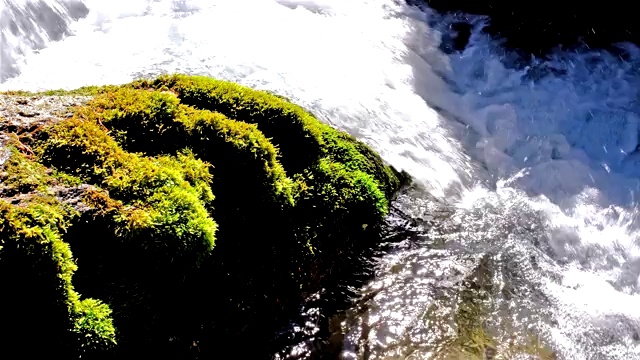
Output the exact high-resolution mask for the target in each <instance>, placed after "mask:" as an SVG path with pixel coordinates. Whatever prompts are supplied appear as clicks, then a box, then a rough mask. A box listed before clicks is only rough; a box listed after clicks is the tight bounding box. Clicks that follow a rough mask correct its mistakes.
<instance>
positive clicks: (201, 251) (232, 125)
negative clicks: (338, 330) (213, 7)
mask: <svg viewBox="0 0 640 360" xmlns="http://www.w3.org/2000/svg"><path fill="white" fill-rule="evenodd" d="M43 94H45V93H43ZM46 94H47V95H91V96H94V98H93V100H92V101H90V102H89V103H88V104H86V105H85V106H82V107H79V108H76V110H75V115H74V117H73V118H72V119H68V120H64V121H61V122H59V123H57V124H55V125H52V126H49V127H46V128H44V129H43V130H42V131H40V132H39V133H38V134H36V141H35V142H34V143H33V144H32V145H33V150H34V153H35V155H34V156H33V157H28V156H26V155H23V154H21V153H20V152H19V151H17V150H15V149H14V150H12V151H13V153H12V154H13V155H12V157H11V158H10V159H9V160H8V161H7V162H6V163H5V165H4V168H5V171H4V173H3V175H2V176H3V177H2V179H3V187H2V189H0V195H4V196H5V197H6V196H13V195H16V194H27V193H28V194H31V195H30V196H32V195H33V194H41V195H38V196H49V197H50V198H51V199H53V195H54V194H53V192H52V190H51V189H53V188H54V187H59V185H60V186H62V187H74V186H75V187H78V186H85V185H92V187H90V188H83V190H82V192H81V202H82V206H83V209H84V210H83V211H82V212H81V213H77V214H75V215H73V216H71V215H69V216H67V215H65V216H67V217H63V218H64V219H66V220H65V221H66V223H65V224H66V225H65V227H68V230H67V231H62V230H60V229H62V227H60V228H59V230H57V231H58V232H56V233H54V235H55V236H54V237H55V239H56V241H57V242H56V244H61V245H60V246H63V247H64V246H66V249H67V250H68V249H69V245H70V247H71V250H73V251H74V254H76V256H77V262H78V266H79V270H78V272H77V274H76V277H75V278H74V279H75V280H74V284H75V285H76V286H77V288H78V289H80V290H81V292H82V293H83V294H84V293H85V292H86V294H87V296H89V297H90V298H88V299H85V300H78V298H77V297H76V298H75V300H73V303H74V304H75V305H73V311H71V312H69V313H68V314H67V318H69V319H72V322H71V323H70V324H72V325H69V326H70V327H69V329H71V334H72V335H73V336H75V337H76V338H83V339H85V341H84V342H82V344H83V345H82V346H83V347H87V348H91V349H98V348H106V347H108V346H107V345H109V344H112V342H109V341H111V340H113V337H114V331H115V330H114V329H113V324H111V323H110V322H109V321H111V320H110V319H111V317H113V319H114V321H115V326H116V327H117V328H118V332H119V334H120V336H121V338H120V339H119V347H118V349H120V350H119V351H121V354H124V355H125V356H126V355H127V354H132V353H135V352H136V351H139V350H140V349H145V351H146V352H147V355H150V354H152V353H151V352H148V351H150V350H149V349H150V348H151V349H153V351H157V353H153V354H157V355H158V356H160V355H162V354H164V353H163V351H164V350H165V349H168V348H171V347H172V346H178V345H176V344H182V341H187V339H191V338H192V337H198V338H201V339H209V340H208V341H209V342H210V341H211V340H210V339H217V338H218V337H217V335H219V334H220V333H219V332H216V331H220V330H212V329H227V330H225V331H227V332H236V331H240V328H237V327H238V326H242V325H241V324H243V323H244V322H247V321H254V322H257V321H259V320H258V319H259V317H258V316H267V318H265V321H264V322H265V323H271V322H273V316H274V314H277V313H278V312H279V311H280V310H281V309H282V308H284V307H285V306H286V304H293V305H291V306H295V302H296V301H297V299H298V298H299V297H301V296H302V294H301V292H300V288H301V286H306V287H308V288H312V286H311V287H309V286H307V285H308V284H307V283H308V282H310V281H311V280H310V279H311V276H310V274H309V273H310V272H312V271H317V272H322V271H326V270H328V269H329V267H330V266H333V265H331V264H334V265H335V264H338V265H340V262H341V261H343V260H344V259H346V258H343V257H341V256H344V254H347V253H348V252H349V251H351V250H355V249H357V248H362V247H367V246H369V245H370V241H371V240H370V239H373V238H375V234H376V233H377V229H378V227H379V226H380V225H381V224H382V221H383V219H384V216H385V215H386V214H387V212H388V207H389V201H390V200H391V198H392V196H393V194H394V193H395V192H396V191H397V190H398V188H399V186H400V182H401V179H400V178H399V174H398V173H397V172H396V171H395V170H393V169H392V168H390V167H389V166H387V165H385V164H384V162H383V161H382V159H381V158H380V157H379V156H378V155H377V154H376V153H374V152H373V151H372V150H371V149H369V148H368V147H367V146H365V145H364V144H363V143H362V142H360V141H358V140H356V139H354V138H353V137H351V136H350V135H348V134H346V133H344V132H341V131H338V130H336V129H333V128H332V127H330V126H328V125H326V124H323V123H322V122H320V121H318V120H317V119H316V118H315V117H313V116H312V115H311V114H310V113H308V112H307V111H305V110H304V109H302V108H301V107H299V106H297V105H295V104H292V103H290V102H289V101H287V100H286V99H284V98H282V97H280V96H278V95H274V94H270V93H267V92H262V91H257V90H253V89H249V88H247V87H243V86H240V85H237V84H233V83H229V82H224V81H220V80H214V79H209V78H205V77H198V76H184V75H172V76H163V77H160V78H158V79H156V80H151V81H137V82H134V83H131V84H127V85H123V86H105V87H87V88H83V89H78V90H73V91H53V92H47V93H46ZM34 160H35V161H34ZM214 195H215V196H214ZM55 201H58V200H55ZM57 204H60V203H59V202H57ZM7 206H13V205H7ZM56 206H58V205H56ZM60 206H62V205H60ZM34 209H35V208H34ZM34 211H35V210H34ZM33 214H35V213H33ZM21 216H22V217H24V218H25V219H29V216H31V215H24V214H23V215H20V216H17V217H16V219H18V218H20V217H21ZM38 216H43V217H47V218H51V219H56V216H55V214H49V213H46V214H45V213H43V214H41V215H38ZM214 219H215V221H214ZM51 221H54V220H51ZM218 227H219V229H218ZM214 235H215V238H216V239H215V241H214ZM214 242H215V248H214ZM309 249H311V250H312V251H309ZM2 251H4V248H0V254H2V253H1V252H2ZM60 252H61V253H64V251H62V250H60ZM69 256H70V255H69ZM69 259H70V258H69ZM3 261H4V259H3V258H1V257H0V263H2V262H3ZM65 261H66V260H65ZM310 263H312V264H310ZM330 263H331V264H330ZM318 264H320V265H318ZM0 265H1V264H0ZM73 266H75V264H73ZM74 269H75V268H74ZM312 269H313V270H312ZM323 269H324V270H323ZM314 278H315V277H314ZM69 281H70V280H69ZM69 284H70V282H69ZM69 286H70V285H69ZM211 287H213V288H214V289H215V291H214V292H212V290H211ZM70 294H72V293H70ZM69 296H70V297H73V296H75V295H69ZM93 299H100V300H103V301H106V302H107V303H109V304H110V307H107V306H106V305H104V304H102V303H100V302H99V301H98V300H93ZM194 304H197V306H196V305H194ZM112 310H113V312H112ZM220 313H222V314H223V315H224V316H222V315H220ZM269 316H271V317H272V318H269ZM212 324H213V325H212ZM74 334H75V335H74ZM73 336H72V337H73ZM169 338H175V339H181V340H179V341H178V340H176V341H175V342H173V343H171V344H170V343H168V342H167V339H169ZM103 339H111V340H109V341H106V340H104V341H103ZM105 341H106V342H105ZM186 343H189V344H191V342H188V341H187V342H185V344H186ZM180 346H186V345H180ZM209 346H211V343H209Z"/></svg>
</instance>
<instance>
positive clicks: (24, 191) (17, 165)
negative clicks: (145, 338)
mask: <svg viewBox="0 0 640 360" xmlns="http://www.w3.org/2000/svg"><path fill="white" fill-rule="evenodd" d="M9 150H10V156H9V158H8V159H7V160H6V162H5V164H4V172H3V174H2V176H1V177H0V179H1V180H2V182H1V183H0V184H1V185H2V188H1V189H0V194H2V196H3V198H0V286H1V288H2V293H3V296H1V297H0V307H1V308H2V309H3V312H2V315H0V321H2V331H1V333H0V337H1V338H2V340H1V344H2V352H3V353H6V354H12V356H21V357H25V358H37V357H44V356H48V355H50V354H59V355H62V356H63V357H68V358H72V357H78V356H85V357H86V356H91V355H92V354H96V353H100V352H103V351H107V350H109V349H110V348H112V347H113V346H114V345H115V328H114V326H113V321H112V318H111V309H110V308H109V307H108V306H107V305H106V304H104V303H103V302H102V301H100V300H97V299H91V298H85V299H81V298H80V295H79V294H78V293H77V292H76V290H75V289H74V286H73V285H72V277H73V275H74V272H75V271H76V269H77V267H76V264H75V262H74V259H73V257H72V255H71V251H70V248H69V244H68V243H66V242H65V241H63V238H64V235H65V231H66V230H67V229H68V227H69V226H70V225H71V222H72V221H73V219H74V218H77V216H78V212H77V211H76V210H74V209H73V208H72V207H70V206H68V205H66V204H64V203H62V202H61V201H60V200H59V199H57V198H56V197H55V193H54V192H53V191H51V190H50V189H51V188H52V187H54V186H58V187H60V186H70V184H69V183H70V182H72V181H69V180H70V179H68V178H56V177H55V176H52V174H51V173H48V172H47V171H46V169H45V167H44V166H42V165H41V164H38V163H37V162H35V161H33V160H32V159H29V158H28V157H27V156H25V155H24V154H21V153H20V152H18V151H17V150H16V149H15V148H13V147H11V148H10V149H9ZM29 191H32V192H30V193H29ZM9 200H10V201H9Z"/></svg>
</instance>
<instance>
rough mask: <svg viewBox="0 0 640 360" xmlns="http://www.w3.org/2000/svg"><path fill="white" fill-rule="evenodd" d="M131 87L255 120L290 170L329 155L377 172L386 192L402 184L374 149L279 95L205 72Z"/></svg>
mask: <svg viewBox="0 0 640 360" xmlns="http://www.w3.org/2000/svg"><path fill="white" fill-rule="evenodd" d="M130 86H131V87H134V88H143V89H144V88H154V89H160V90H170V91H173V92H175V93H176V94H177V95H178V97H179V98H180V100H181V101H182V102H183V103H184V104H187V105H190V106H194V107H196V108H200V109H207V110H211V111H216V112H220V113H222V114H224V115H226V116H228V117H230V118H232V119H237V120H239V121H244V122H248V123H255V124H257V125H258V128H259V129H260V130H261V131H262V132H263V133H264V134H265V135H266V136H267V137H268V138H270V139H272V141H273V142H274V144H276V145H277V146H278V147H279V148H280V149H281V151H282V163H283V165H284V166H285V168H286V169H287V170H288V171H289V173H290V174H295V173H302V172H303V171H304V169H306V168H308V167H310V166H312V165H313V163H315V162H316V161H318V160H319V159H320V158H321V157H323V156H329V157H330V158H332V159H333V160H335V161H338V162H342V163H344V164H345V165H346V166H347V167H348V168H349V169H350V170H361V171H363V172H365V173H369V174H372V175H374V176H375V178H376V181H378V182H379V186H380V187H381V189H382V190H383V191H384V192H385V193H387V195H388V196H391V195H392V194H393V193H394V192H395V191H396V190H397V189H398V187H399V186H400V180H399V179H398V176H397V175H398V174H397V173H395V172H394V171H393V170H392V169H391V168H390V167H388V166H385V165H384V162H383V161H382V159H381V158H380V157H379V156H378V155H377V154H375V153H374V152H373V151H372V150H371V149H370V148H368V147H367V146H365V145H364V144H363V143H362V142H360V141H358V140H356V139H355V138H353V137H352V136H350V135H349V134H346V133H344V132H341V131H336V130H335V129H333V128H332V127H331V126H329V125H327V124H324V123H322V122H320V121H319V120H317V119H316V118H315V117H314V116H313V115H311V114H310V113H309V112H307V111H306V110H304V109H303V108H302V107H300V106H298V105H295V104H293V103H291V102H289V101H287V100H286V99H284V98H282V97H281V96H278V95H274V94H272V93H269V92H266V91H259V90H254V89H251V88H248V87H245V86H241V85H239V84H236V83H232V82H227V81H221V80H216V79H212V78H208V77H204V76H188V75H167V76H161V77H159V78H157V79H155V80H152V81H146V80H143V81H138V82H134V83H133V84H131V85H130ZM302 149H304V150H302Z"/></svg>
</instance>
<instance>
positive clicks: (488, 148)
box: [0, 0, 640, 360]
mask: <svg viewBox="0 0 640 360" xmlns="http://www.w3.org/2000/svg"><path fill="white" fill-rule="evenodd" d="M38 14H40V16H38ZM42 14H46V16H44V15H42ZM0 16H2V18H0V46H1V48H0V81H2V83H0V89H1V90H7V89H26V90H42V89H51V88H76V87H79V86H82V85H91V84H105V83H124V82H128V81H131V80H132V79H135V78H139V77H145V76H153V75H157V74H161V73H167V72H183V73H191V74H201V75H210V76H214V77H218V78H222V79H227V80H232V81H236V82H239V83H242V84H245V85H248V86H252V87H255V88H259V89H266V90H271V91H275V92H277V93H279V94H282V95H284V96H287V97H288V98H290V99H292V100H293V101H295V102H297V103H299V104H301V105H303V106H305V107H306V108H308V109H310V110H311V111H312V112H313V113H314V114H316V116H318V117H319V118H320V119H322V120H325V121H327V122H329V123H331V124H333V125H335V126H337V127H339V128H341V129H343V130H346V131H348V132H350V133H352V134H354V135H355V136H357V137H358V138H360V139H362V140H363V141H365V142H367V143H368V144H370V145H371V146H373V147H374V148H375V149H376V150H378V151H379V152H380V153H381V154H382V156H383V157H384V158H385V159H386V160H387V161H388V162H390V163H391V164H393V165H394V166H396V167H398V168H400V169H404V170H406V171H407V172H409V173H410V174H411V175H412V176H413V177H414V178H415V180H416V184H415V186H414V188H413V189H411V191H408V192H407V193H406V194H404V195H403V196H401V198H400V199H399V200H398V201H397V204H396V207H397V208H398V209H399V211H401V212H402V213H404V214H407V215H408V216H410V217H411V218H412V219H413V225H412V228H411V229H410V230H411V231H410V232H411V234H412V236H411V238H410V239H407V240H406V241H401V242H400V243H396V244H394V245H393V246H391V247H390V249H387V250H386V251H384V252H382V253H381V254H380V256H377V257H376V258H375V259H372V261H373V262H374V265H373V270H374V272H375V276H374V278H373V280H371V281H370V282H369V283H367V284H365V285H364V286H362V287H361V288H359V289H355V291H354V293H355V294H356V300H355V303H354V305H353V307H352V308H350V309H348V310H347V311H346V312H345V313H344V314H343V316H341V317H340V318H338V319H337V320H335V321H333V322H335V324H332V327H333V333H334V335H333V336H332V337H331V342H334V343H335V342H338V343H340V345H341V346H340V348H341V349H342V353H341V357H342V358H345V359H370V360H373V359H376V360H377V359H415V360H417V359H436V358H447V359H448V358H456V359H459V358H464V359H476V358H477V359H482V358H510V359H516V358H517V359H520V358H522V359H526V358H534V359H538V358H541V359H620V360H627V359H640V296H639V285H640V278H639V276H640V242H639V240H640V239H639V237H638V234H639V233H638V228H639V227H640V217H639V215H640V212H639V211H638V206H637V204H638V196H639V195H640V194H639V192H638V191H639V190H640V152H638V145H639V138H638V135H639V132H640V129H639V126H640V109H639V107H638V94H637V89H638V85H639V83H640V75H639V74H638V72H637V70H636V69H637V68H638V65H639V64H640V56H638V49H636V48H634V47H632V46H627V47H626V51H627V52H628V56H626V57H625V60H622V59H621V58H620V57H618V56H616V55H612V54H609V53H606V52H602V51H599V52H590V53H587V52H583V53H571V54H556V55H555V56H554V57H553V58H552V59H551V60H547V61H544V62H542V61H534V60H532V61H531V64H530V66H529V67H526V68H524V69H520V70H514V69H512V68H510V66H509V65H510V63H509V61H510V60H509V59H508V57H507V56H505V51H504V50H501V49H500V48H499V47H498V45H497V43H495V42H493V41H491V40H489V39H488V38H487V37H486V36H485V35H482V34H480V33H479V32H477V31H474V33H473V35H472V37H471V41H470V44H469V45H468V46H467V47H466V49H465V50H464V51H462V52H460V53H454V54H446V53H445V52H443V51H442V50H441V46H440V45H441V39H442V38H443V34H444V35H445V37H446V35H448V34H447V33H446V32H444V33H442V32H440V31H439V30H438V29H439V28H446V26H440V27H438V26H435V25H434V26H433V27H430V26H429V25H428V24H432V23H433V21H430V20H433V18H434V17H433V16H434V15H430V14H427V13H425V12H421V11H419V10H418V9H416V8H412V7H409V6H407V5H405V3H404V2H403V1H392V0H319V1H311V0H244V1H237V0H216V1H211V0H173V1H172V0H126V1H124V0H111V1H98V0H84V1H83V2H80V1H79V0H77V1H62V0H59V1H57V0H46V1H44V0H43V1H14V0H9V1H7V0H0ZM440 20H441V22H440V23H439V24H441V25H442V24H443V22H444V23H446V21H447V19H440ZM481 20H482V19H475V20H474V21H476V25H478V24H479V22H481ZM541 68H546V69H550V68H552V69H554V71H539V70H537V69H541ZM358 296H362V297H361V298H357V297H358ZM312 310H313V309H312V308H311V307H309V308H308V309H305V310H304V311H306V312H307V313H308V320H309V321H307V322H308V323H309V322H310V323H313V319H314V318H315V317H316V315H314V314H313V311H312ZM300 327H301V328H304V323H302V324H301V325H300ZM307 327H308V328H309V329H307V330H306V331H310V332H311V333H312V332H313V327H314V326H313V324H307ZM336 329H337V330H336ZM292 331H294V330H292ZM295 331H302V332H304V331H305V330H304V329H298V330H295ZM310 336H311V335H310ZM310 343H311V342H309V341H306V342H305V341H303V342H302V343H301V344H300V345H299V346H291V347H289V348H287V349H284V350H283V354H285V355H282V354H281V355H279V356H280V357H281V358H283V357H286V356H290V357H292V356H294V355H295V356H298V357H305V356H308V357H311V356H315V355H313V351H311V350H310V348H312V346H310V345H309V344H310ZM286 354H288V355H286ZM301 354H302V355H301Z"/></svg>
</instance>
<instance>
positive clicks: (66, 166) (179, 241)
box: [36, 119, 217, 264]
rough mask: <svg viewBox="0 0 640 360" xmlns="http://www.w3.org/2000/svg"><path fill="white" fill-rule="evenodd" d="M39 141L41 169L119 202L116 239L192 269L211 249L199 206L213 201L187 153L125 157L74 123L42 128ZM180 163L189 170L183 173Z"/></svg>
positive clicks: (210, 226) (202, 170)
mask: <svg viewBox="0 0 640 360" xmlns="http://www.w3.org/2000/svg"><path fill="white" fill-rule="evenodd" d="M43 139H45V140H43V141H42V142H41V143H40V144H39V145H38V146H37V147H36V151H37V153H38V154H39V156H40V157H41V159H42V161H43V163H44V164H46V165H48V166H53V167H55V168H56V169H58V170H60V171H64V172H66V173H69V174H73V175H76V176H78V177H80V178H81V179H84V180H85V181H87V182H88V183H90V184H93V185H97V186H99V187H102V188H104V189H105V190H107V191H108V192H109V195H110V197H112V198H113V199H115V200H120V201H122V202H123V206H124V209H127V211H124V212H122V213H118V214H117V215H116V216H115V218H114V221H115V223H114V225H115V226H116V228H115V230H114V231H115V233H116V234H117V235H118V236H121V237H123V238H134V237H135V238H137V241H136V242H137V243H138V244H139V246H142V247H143V248H145V249H147V250H149V251H153V249H157V250H158V254H157V255H158V256H159V255H160V254H162V257H163V258H167V257H171V258H172V259H174V258H175V257H183V256H184V257H185V258H186V259H192V260H194V261H195V263H194V264H197V263H198V262H199V261H200V260H202V259H203V258H204V257H205V256H206V255H207V254H208V253H209V251H210V250H211V249H212V248H213V245H214V233H215V231H216V228H217V225H216V223H215V222H214V221H213V220H212V219H211V218H210V217H209V215H208V213H207V210H206V207H205V206H204V204H203V203H202V201H210V200H212V198H213V194H212V192H211V189H210V188H209V187H208V183H209V181H210V175H209V174H208V172H207V170H206V169H207V165H206V164H205V163H203V162H201V161H200V160H196V159H195V158H194V157H193V155H192V154H189V153H181V154H180V155H179V156H178V157H177V158H176V157H162V158H148V157H143V156H140V155H138V154H135V153H129V152H126V151H124V150H122V148H121V147H120V146H119V145H118V144H117V143H116V142H115V141H114V140H113V139H112V138H111V137H110V136H109V135H108V134H107V132H106V131H105V130H104V129H103V128H101V127H100V126H99V125H97V124H95V123H93V122H90V121H82V120H79V119H72V120H69V121H65V122H62V123H60V124H57V125H54V126H52V127H50V128H48V129H46V130H45V131H44V133H43ZM185 163H186V164H189V165H190V168H189V169H188V170H187V171H186V172H185V168H184V164H185ZM185 174H186V175H185ZM188 180H190V181H191V183H190V182H189V181H188ZM193 185H195V186H193ZM167 249H170V250H171V252H172V253H171V254H167V253H166V250H167Z"/></svg>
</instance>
